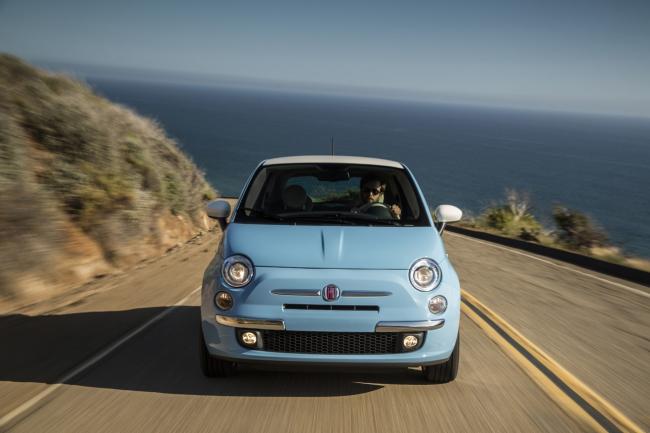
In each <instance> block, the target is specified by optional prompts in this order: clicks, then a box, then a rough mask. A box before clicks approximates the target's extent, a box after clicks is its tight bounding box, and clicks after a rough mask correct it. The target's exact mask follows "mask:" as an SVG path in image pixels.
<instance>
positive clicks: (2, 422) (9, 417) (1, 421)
mask: <svg viewBox="0 0 650 433" xmlns="http://www.w3.org/2000/svg"><path fill="white" fill-rule="evenodd" d="M199 290H201V286H199V287H197V288H196V289H194V290H192V292H191V293H190V294H188V295H187V296H185V297H184V298H183V299H181V300H180V301H178V302H177V303H175V304H174V305H172V306H171V307H168V308H166V309H165V310H163V311H161V312H160V313H158V314H157V315H155V316H154V317H152V318H151V319H149V320H147V321H146V322H145V323H143V324H142V325H140V326H138V327H137V328H135V329H134V330H132V331H131V332H129V333H128V334H126V335H125V336H123V337H122V338H120V339H119V340H117V341H115V342H113V343H111V344H110V345H109V346H108V347H107V348H105V349H104V350H102V351H101V352H99V353H98V354H96V355H95V356H93V357H92V358H90V359H88V360H87V361H85V362H83V363H82V364H80V365H79V366H77V367H76V368H74V369H73V370H72V371H70V372H68V373H67V374H66V375H65V376H63V377H61V378H59V379H57V380H56V381H55V382H56V383H53V384H51V385H49V386H48V387H47V388H45V389H44V390H43V391H41V392H39V393H38V394H36V395H35V396H34V397H32V398H30V399H29V400H27V401H26V402H24V403H23V404H21V405H20V406H18V407H17V408H15V409H14V410H12V411H11V412H9V413H7V414H6V415H4V416H3V417H2V418H0V428H2V427H5V426H6V425H7V424H9V423H10V422H12V421H13V420H14V419H15V418H16V417H18V416H20V415H22V414H23V413H25V412H26V411H28V410H29V409H31V408H32V407H34V406H35V405H36V404H38V403H39V402H40V401H41V400H43V399H44V398H45V397H47V396H48V395H50V394H52V393H53V392H54V391H56V390H57V389H59V388H60V387H61V386H63V385H64V384H66V382H69V381H70V380H71V379H73V378H74V377H75V376H78V375H79V374H81V373H83V372H84V371H85V370H87V369H89V368H90V367H92V366H93V365H95V364H97V363H98V362H99V361H101V360H102V359H104V358H106V357H107V356H108V355H110V354H111V353H112V352H114V351H115V350H116V349H118V348H119V347H120V346H122V345H124V343H126V342H127V341H129V340H131V339H132V338H133V337H135V336H136V335H138V334H140V333H141V332H142V331H144V330H145V329H147V328H149V327H150V326H151V325H153V324H155V323H156V322H158V321H160V319H162V318H163V317H165V316H167V315H168V314H169V313H171V312H172V311H174V310H175V309H176V308H178V307H180V306H181V305H183V304H184V303H185V302H187V300H188V299H189V298H190V297H191V296H192V295H194V294H195V293H196V292H198V291H199Z"/></svg>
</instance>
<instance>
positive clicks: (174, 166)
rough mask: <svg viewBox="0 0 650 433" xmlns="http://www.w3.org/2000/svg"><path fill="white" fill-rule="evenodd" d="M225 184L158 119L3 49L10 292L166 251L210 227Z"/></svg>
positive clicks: (1, 211)
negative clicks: (217, 187) (207, 208)
mask: <svg viewBox="0 0 650 433" xmlns="http://www.w3.org/2000/svg"><path fill="white" fill-rule="evenodd" d="M215 195H216V193H215V191H214V190H213V189H212V187H211V186H210V185H209V184H208V183H207V182H206V180H205V179H204V177H203V175H202V173H201V172H200V171H199V170H198V169H197V167H196V166H195V164H194V163H193V162H192V161H190V159H189V158H188V157H187V156H186V155H185V154H184V153H183V152H182V151H181V150H180V149H179V147H178V146H177V144H176V143H175V142H174V141H173V140H171V139H170V138H168V137H167V136H166V135H165V132H164V131H163V130H162V129H161V128H160V127H159V126H158V125H156V123H155V122H153V121H152V120H149V119H145V118H143V117H140V116H138V115H137V114H136V113H134V112H133V111H131V110H129V109H127V108H125V107H122V106H119V105H116V104H114V103H111V102H110V101H108V100H106V99H104V98H102V97H100V96H98V95H96V94H95V93H93V91H92V90H91V89H90V88H89V87H88V86H87V85H85V84H84V83H81V82H79V81H76V80H74V79H72V78H69V77H67V76H61V75H54V74H50V73H47V72H45V71H42V70H39V69H36V68H34V67H32V66H30V65H27V64H26V63H24V62H22V61H21V60H19V59H17V58H15V57H13V56H9V55H3V54H0V301H2V302H6V301H11V302H12V303H14V302H20V301H28V300H30V299H36V298H38V299H40V298H43V297H48V296H51V295H53V294H55V293H57V292H58V291H61V290H63V289H65V288H69V287H72V286H74V285H79V284H81V283H83V282H85V281H88V280H89V279H91V278H93V277H96V276H99V275H103V274H107V273H111V272H114V271H117V270H120V269H123V268H126V267H128V266H131V265H133V264H134V263H137V262H139V261H141V260H143V259H146V258H149V257H153V256H156V255H160V254H161V253H163V252H165V251H166V250H168V249H169V248H171V247H173V246H175V245H177V244H179V243H182V242H184V241H187V240H188V239H190V238H192V237H193V236H195V235H196V234H197V233H199V232H200V231H201V230H206V229H208V228H209V227H210V226H209V222H208V219H207V218H206V215H205V213H204V211H203V203H204V201H205V200H208V199H210V198H212V197H214V196H215Z"/></svg>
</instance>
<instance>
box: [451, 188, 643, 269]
mask: <svg viewBox="0 0 650 433" xmlns="http://www.w3.org/2000/svg"><path fill="white" fill-rule="evenodd" d="M551 217H552V221H553V227H550V228H549V227H544V226H543V225H542V224H541V223H540V222H539V220H538V219H537V217H536V216H535V214H534V209H533V206H532V202H531V200H530V196H529V195H528V194H526V193H522V192H519V191H516V190H513V189H507V190H506V192H505V195H504V198H503V199H501V200H500V201H497V202H494V203H492V204H491V205H489V206H488V207H486V208H485V209H484V210H483V211H482V212H481V213H480V214H479V215H478V216H475V217H471V216H470V217H468V218H465V219H464V220H463V221H462V222H461V224H460V225H461V226H463V227H467V228H471V229H476V230H482V231H486V232H490V233H494V234H498V235H501V236H506V237H511V238H517V239H521V240H524V241H529V242H536V243H539V244H542V245H546V246H549V247H553V248H561V249H565V250H569V251H574V252H578V253H581V254H585V255H588V256H592V257H596V258H599V259H603V260H607V261H610V262H614V263H619V264H622V265H626V266H631V267H635V268H639V269H643V270H646V271H650V261H648V260H644V259H641V258H636V257H631V256H629V255H626V254H625V253H624V252H623V251H622V250H621V249H620V248H618V247H616V246H614V245H613V244H612V243H611V242H610V241H609V238H608V236H607V234H606V233H605V231H604V230H603V229H602V228H601V227H599V226H598V225H597V224H596V223H595V222H594V221H593V220H592V219H591V218H590V217H589V216H588V215H586V214H584V213H582V212H580V211H578V210H575V209H570V208H567V207H565V206H562V205H556V206H555V207H554V208H553V210H552V215H551Z"/></svg>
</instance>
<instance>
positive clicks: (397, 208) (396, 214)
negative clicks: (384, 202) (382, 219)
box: [390, 204, 402, 219]
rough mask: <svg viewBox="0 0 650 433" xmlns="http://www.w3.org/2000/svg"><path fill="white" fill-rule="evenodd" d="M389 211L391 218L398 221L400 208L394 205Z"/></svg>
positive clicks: (400, 214) (400, 212)
mask: <svg viewBox="0 0 650 433" xmlns="http://www.w3.org/2000/svg"><path fill="white" fill-rule="evenodd" d="M390 211H391V213H392V214H393V216H394V217H395V218H397V219H400V217H401V216H402V209H400V207H399V206H397V205H396V204H394V205H392V206H391V207H390Z"/></svg>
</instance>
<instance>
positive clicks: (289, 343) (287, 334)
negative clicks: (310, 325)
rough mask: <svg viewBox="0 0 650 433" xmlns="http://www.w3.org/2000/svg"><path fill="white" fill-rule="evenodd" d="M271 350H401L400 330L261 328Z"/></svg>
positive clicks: (266, 348)
mask: <svg viewBox="0 0 650 433" xmlns="http://www.w3.org/2000/svg"><path fill="white" fill-rule="evenodd" d="M261 334H262V340H263V342H264V343H263V344H264V348H263V349H262V350H267V351H269V352H285V353H320V354H341V355H343V354H357V355H361V354H366V355H367V354H384V353H400V352H401V346H400V342H401V338H400V337H401V334H399V333H396V332H308V331H261Z"/></svg>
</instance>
